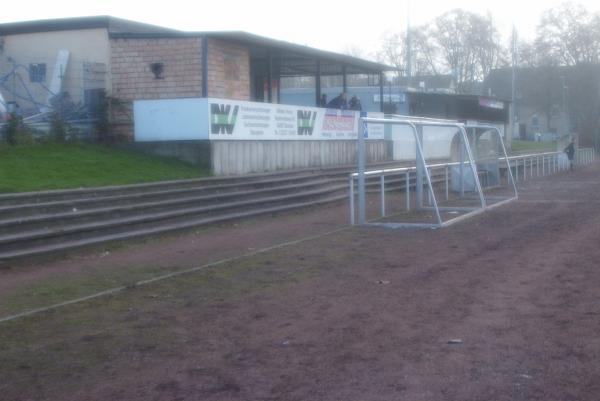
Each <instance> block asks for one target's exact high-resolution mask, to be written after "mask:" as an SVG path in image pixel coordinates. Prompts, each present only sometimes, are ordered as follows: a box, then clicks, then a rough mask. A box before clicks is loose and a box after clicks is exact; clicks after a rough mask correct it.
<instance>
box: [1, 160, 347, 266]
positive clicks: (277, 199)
mask: <svg viewBox="0 0 600 401" xmlns="http://www.w3.org/2000/svg"><path fill="white" fill-rule="evenodd" d="M347 172H348V169H328V170H322V171H297V172H286V173H279V174H263V175H250V176H239V177H227V178H220V177H212V178H205V179H191V180H179V181H168V182H159V183H149V184H137V185H126V186H113V187H102V188H90V189H73V190H57V191H44V192H35V193H19V194H4V195H0V261H3V260H11V259H15V258H23V257H30V256H35V255H43V254H48V253H55V252H61V251H67V250H71V249H75V248H79V247H83V246H89V245H94V244H100V243H104V242H111V241H117V240H125V239H129V238H134V237H141V236H147V235H152V234H158V233H164V232H168V231H175V230H182V229H186V228H191V227H196V226H201V225H206V224H213V223H218V222H223V221H227V220H233V219H240V218H244V217H249V216H256V215H260V214H268V213H276V212H281V211H287V210H292V209H296V208H301V207H308V206H315V205H320V204H324V203H329V202H335V201H340V200H342V199H345V198H346V197H347Z"/></svg>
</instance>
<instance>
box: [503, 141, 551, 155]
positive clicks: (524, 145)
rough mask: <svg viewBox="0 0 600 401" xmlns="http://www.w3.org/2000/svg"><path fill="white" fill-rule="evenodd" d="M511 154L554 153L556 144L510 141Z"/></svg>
mask: <svg viewBox="0 0 600 401" xmlns="http://www.w3.org/2000/svg"><path fill="white" fill-rule="evenodd" d="M511 146H512V149H511V153H528V152H554V151H556V142H535V141H519V140H515V139H513V140H512V145H511Z"/></svg>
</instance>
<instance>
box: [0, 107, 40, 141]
mask: <svg viewBox="0 0 600 401" xmlns="http://www.w3.org/2000/svg"><path fill="white" fill-rule="evenodd" d="M3 131H4V132H3V136H4V139H5V141H6V143H8V144H9V145H11V146H14V145H30V144H32V143H33V142H34V140H33V135H32V133H31V131H30V130H29V129H28V128H27V126H26V125H25V124H24V123H23V119H22V118H21V117H20V116H18V115H16V114H14V113H11V114H9V119H8V122H7V123H6V125H5V126H4V130H3Z"/></svg>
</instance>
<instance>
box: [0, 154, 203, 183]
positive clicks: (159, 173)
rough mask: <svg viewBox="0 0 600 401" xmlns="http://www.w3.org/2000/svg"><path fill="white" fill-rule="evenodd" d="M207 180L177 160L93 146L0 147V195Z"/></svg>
mask: <svg viewBox="0 0 600 401" xmlns="http://www.w3.org/2000/svg"><path fill="white" fill-rule="evenodd" d="M208 174H209V173H208V172H207V171H205V170H201V169H199V168H197V167H194V166H192V165H189V164H186V163H183V162H180V161H178V160H174V159H168V158H162V157H155V156H148V155H144V154H141V153H137V152H132V151H126V150H118V149H114V148H110V147H106V146H101V145H94V144H58V143H52V144H43V145H42V144H40V145H23V146H0V192H27V191H38V190H45V189H63V188H80V187H96V186H104V185H123V184H135V183H143V182H152V181H163V180H174V179H185V178H196V177H202V176H207V175H208Z"/></svg>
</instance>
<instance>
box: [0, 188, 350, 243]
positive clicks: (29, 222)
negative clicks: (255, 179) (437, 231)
mask: <svg viewBox="0 0 600 401" xmlns="http://www.w3.org/2000/svg"><path fill="white" fill-rule="evenodd" d="M344 187H345V184H344V183H343V182H341V181H339V180H338V181H337V182H336V181H332V180H326V179H320V180H314V181H310V182H303V183H301V184H292V185H282V186H278V187H276V188H264V189H256V190H248V191H237V192H229V193H222V194H210V195H201V196H186V197H180V198H168V199H164V200H158V201H157V200H153V199H148V200H147V199H145V198H140V199H138V202H137V203H126V204H118V203H112V202H110V203H109V202H106V203H103V204H102V205H101V206H100V207H96V208H93V209H91V208H90V209H87V210H86V209H75V211H73V210H69V211H66V212H54V213H44V214H37V215H32V216H26V217H18V218H14V217H11V218H8V219H2V220H0V235H8V234H12V233H18V232H22V231H30V230H35V229H44V228H52V229H60V228H62V227H65V226H70V225H74V224H83V223H86V222H94V221H102V220H106V219H111V218H113V217H119V218H127V217H131V216H137V215H145V214H149V213H159V212H162V211H172V210H179V209H189V208H195V207H210V206H218V205H222V204H228V203H233V202H236V201H241V200H260V199H263V198H271V197H275V196H280V195H288V194H292V195H293V194H296V195H301V194H303V193H304V192H307V191H315V190H327V189H343V188H344Z"/></svg>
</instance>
